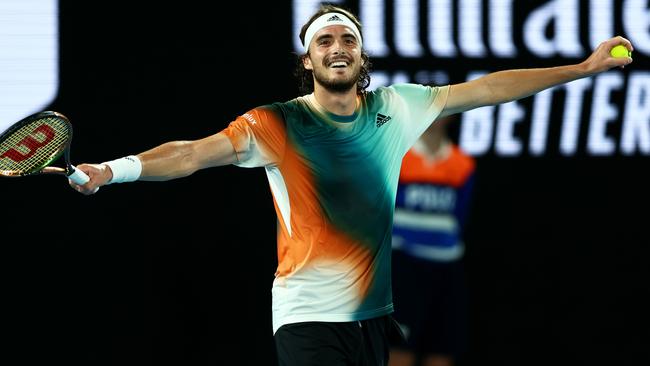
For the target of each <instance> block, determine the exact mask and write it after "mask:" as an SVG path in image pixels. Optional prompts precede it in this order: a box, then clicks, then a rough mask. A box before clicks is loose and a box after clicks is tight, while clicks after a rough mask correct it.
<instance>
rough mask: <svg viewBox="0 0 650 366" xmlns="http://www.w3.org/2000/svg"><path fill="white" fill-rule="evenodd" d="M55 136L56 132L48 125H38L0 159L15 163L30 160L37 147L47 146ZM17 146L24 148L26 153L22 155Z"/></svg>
mask: <svg viewBox="0 0 650 366" xmlns="http://www.w3.org/2000/svg"><path fill="white" fill-rule="evenodd" d="M55 135H56V131H54V129H53V128H52V127H50V126H48V125H40V126H38V127H36V128H35V129H34V130H33V131H32V132H31V134H29V135H27V136H25V137H24V138H23V139H22V140H20V141H19V142H18V143H17V144H16V145H17V147H15V148H10V149H9V150H7V151H5V152H4V153H3V154H2V155H0V158H9V159H11V160H13V161H15V162H17V163H19V162H21V161H23V160H26V159H29V158H31V157H32V156H33V155H34V154H36V151H37V150H38V148H39V147H43V146H45V145H47V144H48V143H49V142H50V141H52V140H54V136H55ZM19 146H24V147H26V148H27V149H28V152H27V153H22V152H20V151H19V150H18V149H19ZM21 150H23V149H21Z"/></svg>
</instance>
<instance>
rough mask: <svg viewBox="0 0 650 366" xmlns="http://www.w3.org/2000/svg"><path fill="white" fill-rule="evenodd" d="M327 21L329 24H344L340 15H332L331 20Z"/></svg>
mask: <svg viewBox="0 0 650 366" xmlns="http://www.w3.org/2000/svg"><path fill="white" fill-rule="evenodd" d="M327 21H328V22H334V21H339V22H342V20H341V18H339V16H338V15H332V16H331V17H329V18H328V19H327Z"/></svg>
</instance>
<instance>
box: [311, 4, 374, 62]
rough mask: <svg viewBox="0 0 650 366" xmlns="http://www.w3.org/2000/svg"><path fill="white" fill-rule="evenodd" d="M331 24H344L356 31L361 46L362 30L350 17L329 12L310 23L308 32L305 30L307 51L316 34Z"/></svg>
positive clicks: (353, 31) (355, 34)
mask: <svg viewBox="0 0 650 366" xmlns="http://www.w3.org/2000/svg"><path fill="white" fill-rule="evenodd" d="M330 25H344V26H346V27H348V28H350V29H351V30H352V33H354V36H355V37H357V41H358V42H359V47H361V44H362V42H361V32H359V28H357V26H356V25H355V24H354V23H353V22H352V21H351V20H350V18H348V17H346V16H345V15H343V14H341V13H327V14H323V15H321V16H319V17H318V18H316V20H314V21H313V22H312V23H311V24H310V25H309V28H307V32H305V43H304V46H305V53H307V52H309V44H310V43H311V39H312V38H314V34H316V32H318V31H319V30H321V29H323V28H325V27H329V26H330Z"/></svg>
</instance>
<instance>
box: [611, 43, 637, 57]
mask: <svg viewBox="0 0 650 366" xmlns="http://www.w3.org/2000/svg"><path fill="white" fill-rule="evenodd" d="M609 54H610V55H612V57H632V51H630V50H628V49H627V48H625V46H623V45H622V44H619V45H618V46H614V48H612V49H611V50H610V51H609Z"/></svg>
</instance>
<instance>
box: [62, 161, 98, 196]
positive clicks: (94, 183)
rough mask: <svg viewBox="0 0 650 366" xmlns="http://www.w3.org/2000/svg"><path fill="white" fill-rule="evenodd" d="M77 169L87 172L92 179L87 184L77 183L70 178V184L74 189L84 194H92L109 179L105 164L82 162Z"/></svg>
mask: <svg viewBox="0 0 650 366" xmlns="http://www.w3.org/2000/svg"><path fill="white" fill-rule="evenodd" d="M77 169H79V170H81V171H82V172H84V173H86V175H88V178H90V180H89V181H88V182H86V183H85V184H77V183H75V182H73V181H72V180H70V179H68V184H70V187H72V189H74V190H75V191H77V192H79V193H81V194H84V195H91V194H95V193H97V191H98V190H99V187H101V186H103V185H104V184H106V180H107V179H106V177H105V176H106V172H105V167H104V166H102V165H95V164H80V165H78V166H77Z"/></svg>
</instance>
